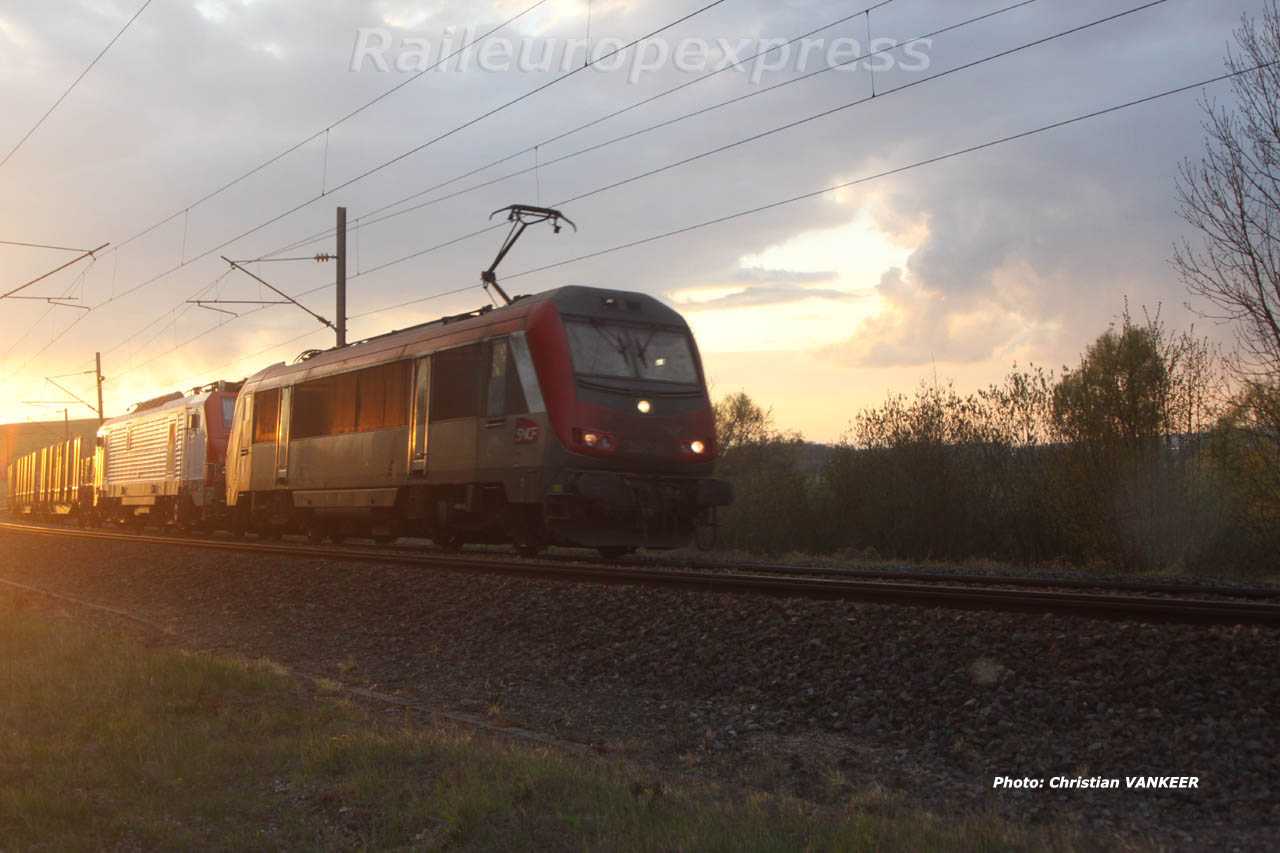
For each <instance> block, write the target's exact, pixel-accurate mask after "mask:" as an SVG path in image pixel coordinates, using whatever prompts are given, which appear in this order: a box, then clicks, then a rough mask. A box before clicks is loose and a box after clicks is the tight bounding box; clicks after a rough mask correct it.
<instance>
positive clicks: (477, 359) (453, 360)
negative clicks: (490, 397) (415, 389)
mask: <svg viewBox="0 0 1280 853" xmlns="http://www.w3.org/2000/svg"><path fill="white" fill-rule="evenodd" d="M483 367H484V362H483V359H482V355H481V347H480V344H470V345H468V346H465V347H458V348H457V349H451V350H444V351H442V352H438V353H436V354H435V355H434V356H433V357H432V359H431V408H430V412H431V422H432V423H435V422H436V421H447V420H452V419H453V418H474V417H476V416H477V415H479V414H480V409H481V406H480V402H481V400H480V380H481V376H482V375H483V374H482V373H481V371H482V369H483Z"/></svg>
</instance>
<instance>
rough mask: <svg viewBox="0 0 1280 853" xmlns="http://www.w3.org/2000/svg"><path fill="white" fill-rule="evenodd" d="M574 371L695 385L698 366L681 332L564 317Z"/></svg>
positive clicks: (582, 374) (657, 327) (583, 373)
mask: <svg viewBox="0 0 1280 853" xmlns="http://www.w3.org/2000/svg"><path fill="white" fill-rule="evenodd" d="M564 328H565V332H566V333H567V334H568V336H569V351H570V352H571V353H572V355H573V371H574V373H576V374H578V375H579V376H606V377H615V378H626V379H656V380H658V381H661V382H682V383H686V384H690V383H693V384H696V383H697V381H698V366H697V363H696V362H695V361H694V359H693V348H692V347H691V346H690V345H689V336H688V334H687V333H685V332H684V331H681V330H678V329H672V328H668V327H663V326H657V325H652V326H638V325H636V326H633V325H623V324H621V323H609V322H605V321H602V320H595V319H591V320H566V321H565V324H564Z"/></svg>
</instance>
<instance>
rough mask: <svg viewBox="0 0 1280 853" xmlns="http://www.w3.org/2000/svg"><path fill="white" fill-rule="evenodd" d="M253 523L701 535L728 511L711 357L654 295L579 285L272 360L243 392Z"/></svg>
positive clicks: (573, 541) (638, 537) (242, 494)
mask: <svg viewBox="0 0 1280 853" xmlns="http://www.w3.org/2000/svg"><path fill="white" fill-rule="evenodd" d="M228 453H229V455H228V462H227V495H226V503H227V506H228V508H229V511H230V512H231V513H232V519H233V523H234V524H235V525H237V526H238V528H239V529H241V530H255V531H258V532H259V533H261V534H264V535H267V536H273V535H277V534H280V533H283V532H289V531H306V532H307V533H309V534H310V535H311V536H312V538H314V539H320V538H323V537H325V536H328V537H330V538H332V539H334V540H335V541H340V540H341V539H342V538H343V537H345V536H351V535H358V536H372V537H373V538H374V539H375V540H379V539H390V538H394V537H396V536H425V537H430V538H432V539H434V540H436V541H437V542H439V543H442V544H446V545H448V546H451V547H457V546H459V545H461V544H462V543H465V542H481V541H508V542H509V541H514V542H515V543H516V544H517V546H519V547H520V548H521V549H522V550H524V551H527V552H534V551H537V550H540V549H541V548H542V547H544V546H546V545H548V544H566V545H580V546H589V547H595V548H599V549H600V550H601V551H602V552H604V553H606V554H610V555H614V554H620V553H625V552H627V551H629V550H632V549H634V548H636V547H641V546H645V547H651V548H673V547H679V546H682V545H685V544H687V543H688V542H689V541H690V539H691V538H692V536H693V534H694V531H695V528H697V527H698V526H700V525H706V524H710V523H712V522H713V520H714V508H715V507H716V506H721V505H724V504H727V503H729V501H730V499H731V491H730V488H729V486H728V484H726V483H723V482H721V481H718V480H714V479H712V478H711V477H710V474H711V470H712V463H713V460H714V459H715V457H716V439H715V422H714V417H713V414H712V410H711V403H710V400H709V398H708V396H707V388H706V382H705V379H704V376H703V372H702V365H701V361H700V359H699V357H698V352H697V348H696V346H695V345H694V342H693V338H692V336H691V335H690V333H689V329H688V326H687V325H686V324H685V322H684V320H683V319H682V318H681V317H680V315H679V314H677V313H676V312H675V311H673V310H671V309H670V308H668V307H666V306H665V305H663V304H662V303H660V302H658V301H657V300H656V299H653V298H652V297H650V296H646V295H644V294H640V293H628V292H622V291H614V290H601V289H596V288H589V287H563V288H559V289H557V290H552V291H548V292H545V293H541V294H538V295H536V296H528V297H522V298H519V299H517V300H515V301H514V302H512V303H511V304H509V305H507V306H505V307H502V308H497V309H488V308H486V309H482V310H480V311H475V312H471V313H469V314H463V315H458V316H454V317H447V318H444V319H442V320H438V321H436V322H434V323H427V324H424V325H422V326H416V327H413V328H410V329H405V330H402V331H398V332H393V333H390V334H387V335H382V336H380V337H376V338H372V339H370V340H367V341H362V342H360V343H358V344H354V345H351V346H348V347H343V348H339V349H334V350H329V351H325V352H321V353H315V354H311V355H310V357H307V358H305V359H303V360H301V362H300V363H297V364H294V365H284V364H279V365H275V366H273V367H269V368H267V369H265V370H263V371H261V372H259V373H257V374H255V375H254V376H252V377H250V378H249V379H248V380H246V381H245V384H244V387H243V388H242V389H241V391H240V394H239V396H238V397H237V400H236V407H235V415H234V418H233V422H232V427H231V437H230V444H229V448H228Z"/></svg>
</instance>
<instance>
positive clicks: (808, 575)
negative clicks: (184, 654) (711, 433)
mask: <svg viewBox="0 0 1280 853" xmlns="http://www.w3.org/2000/svg"><path fill="white" fill-rule="evenodd" d="M0 530H6V531H13V532H19V533H23V534H27V535H37V536H55V537H56V536H61V537H70V538H89V539H96V540H99V541H101V540H109V541H122V542H133V543H139V542H146V543H150V544H154V545H162V546H172V547H183V548H209V549H216V550H224V551H240V552H255V553H258V554H262V553H267V554H278V555H280V556H282V557H306V558H313V559H314V558H317V557H321V558H327V559H333V560H350V561H361V562H378V563H388V564H397V565H415V566H422V567H424V568H431V569H437V570H444V571H453V572H465V573H473V574H501V575H507V576H511V577H522V578H533V579H540V580H553V581H560V582H574V583H604V584H628V585H643V586H654V587H669V588H678V589H686V590H696V591H702V592H714V593H728V594H760V595H769V596H775V597H784V598H815V599H818V598H821V599H845V600H852V601H866V602H876V603H881V604H893V605H906V606H916V607H948V608H953V609H963V610H999V611H1013V612H1031V613H1053V614H1059V615H1069V616H1076V617H1081V618H1090V619H1113V620H1129V621H1141V622H1182V623H1196V624H1219V625H1223V624H1225V625H1266V626H1280V602H1277V601H1275V600H1274V599H1275V593H1273V592H1271V591H1269V590H1235V589H1227V588H1222V589H1218V590H1212V589H1211V590H1206V589H1204V588H1203V587H1197V586H1194V585H1180V586H1175V585H1161V586H1159V587H1154V588H1153V587H1149V586H1146V585H1140V584H1132V583H1128V584H1115V585H1108V584H1103V583H1098V582H1092V581H1087V580H1080V581H1077V582H1070V581H1062V582H1060V581H1057V580H1053V579H1045V578H1008V577H998V578H991V577H986V578H983V577H978V576H972V575H971V576H967V577H963V578H956V577H954V576H944V577H941V578H936V579H922V578H921V577H920V576H919V575H909V574H908V573H898V575H899V577H897V578H894V579H885V575H886V573H882V572H874V571H871V572H865V573H864V574H865V575H866V576H858V577H855V576H851V574H852V573H851V572H849V571H846V570H836V569H817V570H815V569H809V568H800V569H797V570H795V571H792V572H777V571H771V570H769V569H765V568H760V567H755V568H751V569H749V570H747V571H733V570H729V571H725V570H708V569H696V570H688V569H682V568H653V567H650V566H634V565H608V566H602V565H599V564H593V563H590V562H586V561H583V562H548V561H542V560H527V559H516V558H514V557H493V556H480V555H475V554H472V555H466V556H463V555H459V554H451V553H432V552H427V551H410V550H408V549H374V548H365V547H352V546H321V545H310V544H295V543H281V542H262V541H253V540H242V539H221V538H213V537H192V538H180V537H173V536H162V535H152V534H139V533H122V532H117V531H109V530H86V529H76V528H62V527H49V526H36V525H29V524H14V523H0ZM903 575H905V576H907V577H902V576H903ZM873 576H874V578H875V579H873ZM1011 586H1012V587H1020V588H1009V587H1011ZM1032 587H1035V588H1032ZM1068 587H1088V588H1092V589H1095V590H1096V589H1105V590H1108V591H1105V592H1097V591H1094V592H1079V591H1069V590H1068V589H1066V588H1068ZM1111 589H1116V590H1117V591H1114V592H1113V591H1109V590H1111ZM1135 589H1141V590H1142V591H1144V592H1146V593H1147V594H1145V595H1131V594H1122V593H1123V592H1132V591H1134V590H1135ZM1250 593H1251V594H1252V595H1250ZM1174 594H1176V595H1177V596H1178V597H1174ZM1206 594H1216V595H1229V596H1231V598H1229V599H1209V598H1204V597H1203V596H1204V595H1206ZM1183 596H1186V597H1183ZM1251 598H1252V599H1253V600H1250V599H1251ZM1257 599H1271V600H1257Z"/></svg>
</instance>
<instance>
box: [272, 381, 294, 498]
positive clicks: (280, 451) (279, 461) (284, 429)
mask: <svg viewBox="0 0 1280 853" xmlns="http://www.w3.org/2000/svg"><path fill="white" fill-rule="evenodd" d="M292 402H293V388H292V387H291V386H285V387H284V388H281V389H280V415H279V421H278V424H279V426H278V429H279V432H278V433H277V434H276V482H277V483H285V482H288V480H289V422H290V420H291V418H290V415H291V414H292V410H293V406H292V405H291V404H292Z"/></svg>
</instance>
